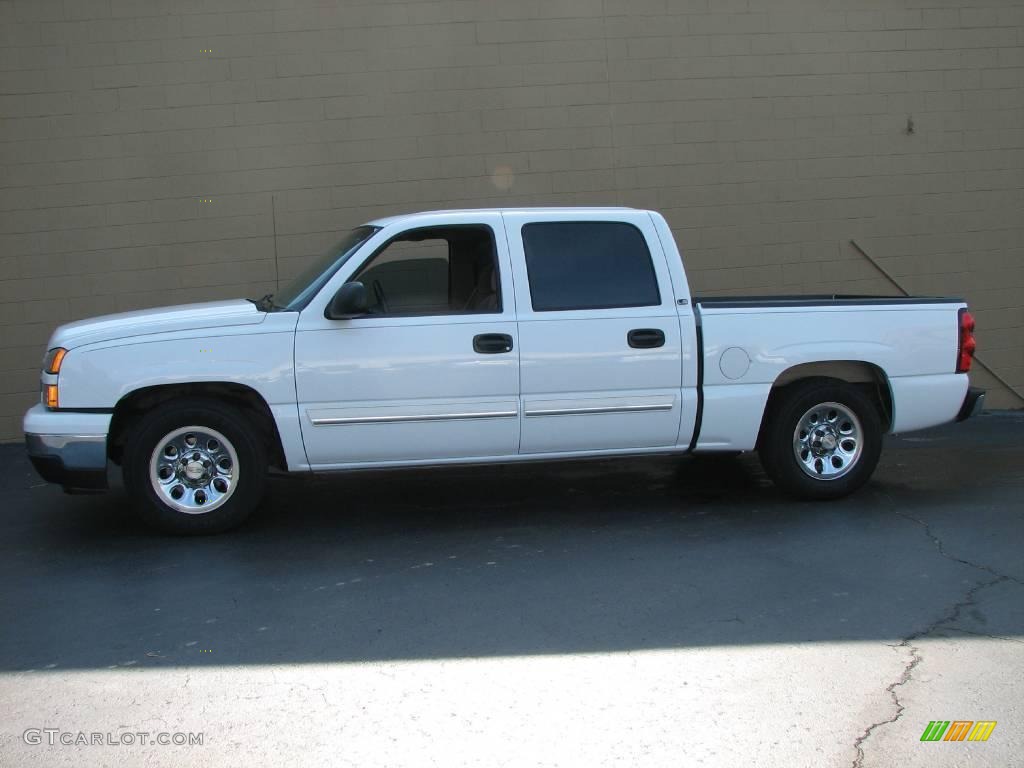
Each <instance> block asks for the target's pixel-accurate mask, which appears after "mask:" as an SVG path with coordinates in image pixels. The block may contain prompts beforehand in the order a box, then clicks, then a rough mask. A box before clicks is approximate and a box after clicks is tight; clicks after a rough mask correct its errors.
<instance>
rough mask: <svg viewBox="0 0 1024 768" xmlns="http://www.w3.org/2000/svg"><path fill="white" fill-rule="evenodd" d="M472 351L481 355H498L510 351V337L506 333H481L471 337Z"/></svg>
mask: <svg viewBox="0 0 1024 768" xmlns="http://www.w3.org/2000/svg"><path fill="white" fill-rule="evenodd" d="M473 351H474V352H478V353H479V354H481V355H500V354H502V353H503V352H511V351H512V337H511V336H509V335H508V334H507V333H481V334H479V335H477V336H474V337H473Z"/></svg>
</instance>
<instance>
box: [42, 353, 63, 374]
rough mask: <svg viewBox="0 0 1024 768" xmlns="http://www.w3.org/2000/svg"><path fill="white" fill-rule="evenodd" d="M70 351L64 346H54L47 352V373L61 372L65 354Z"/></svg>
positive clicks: (44, 366)
mask: <svg viewBox="0 0 1024 768" xmlns="http://www.w3.org/2000/svg"><path fill="white" fill-rule="evenodd" d="M67 353H68V351H67V350H66V349H64V347H54V348H53V349H51V350H50V351H49V352H47V353H46V357H44V358H43V370H44V371H45V372H46V373H53V374H57V373H60V365H61V363H63V362H64V356H65V355H66V354H67Z"/></svg>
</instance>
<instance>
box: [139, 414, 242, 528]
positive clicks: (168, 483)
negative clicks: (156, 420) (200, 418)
mask: <svg viewBox="0 0 1024 768" xmlns="http://www.w3.org/2000/svg"><path fill="white" fill-rule="evenodd" d="M238 472H239V468H238V454H236V453H235V447H234V446H233V445H232V444H231V441H229V440H228V439H227V438H226V437H224V435H222V434H221V433H220V432H218V431H217V430H215V429H210V428H209V427H199V426H191V427H181V428H180V429H175V430H174V431H172V432H168V433H167V434H166V435H164V436H163V437H162V438H161V439H160V440H159V441H157V444H156V447H155V448H154V449H153V455H152V456H151V457H150V460H149V481H150V483H151V484H152V486H153V490H154V491H156V495H157V496H158V497H159V498H160V500H161V501H163V502H164V504H166V505H167V506H169V507H171V508H172V509H175V510H177V511H178V512H184V513H185V514H189V515H203V514H206V513H207V512H212V511H213V510H215V509H217V507H219V506H221V505H223V504H224V503H225V502H227V500H228V499H230V498H231V494H233V493H234V492H235V487H236V486H237V485H238Z"/></svg>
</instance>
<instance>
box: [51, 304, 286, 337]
mask: <svg viewBox="0 0 1024 768" xmlns="http://www.w3.org/2000/svg"><path fill="white" fill-rule="evenodd" d="M265 318H266V314H265V313H263V312H260V311H259V310H258V309H256V305H255V304H253V303H252V302H251V301H248V300H246V299H231V300H229V301H206V302H202V303H199V304H179V305H177V306H173V307H158V308H156V309H142V310H137V311H135V312H119V313H118V314H116V315H103V316H101V317H93V318H89V319H88V320H79V321H77V322H74V323H68V324H67V325H62V326H60V327H59V328H57V330H56V331H54V332H53V336H52V337H51V338H50V349H52V348H54V347H64V348H66V349H74V348H75V347H80V346H82V345H83V344H94V343H96V342H99V341H112V340H114V339H124V338H129V337H132V336H143V335H146V334H150V333H165V332H169V331H189V330H192V329H202V328H224V327H228V326H235V325H253V324H256V323H261V322H263V320H264V319H265Z"/></svg>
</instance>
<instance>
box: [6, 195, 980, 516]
mask: <svg viewBox="0 0 1024 768" xmlns="http://www.w3.org/2000/svg"><path fill="white" fill-rule="evenodd" d="M973 328H974V321H973V320H972V318H971V316H970V314H969V313H968V311H967V308H966V306H965V304H964V303H963V302H962V301H961V300H959V299H949V298H913V299H908V298H880V297H847V296H799V297H778V296H777V297H755V298H741V297H730V298H715V299H701V298H693V297H692V296H691V294H690V288H689V285H688V283H687V279H686V273H685V272H684V270H683V261H682V258H681V257H680V253H679V250H678V248H677V247H676V243H675V241H674V240H673V237H672V233H671V232H670V230H669V228H668V225H667V224H666V222H665V219H664V218H663V217H662V216H660V215H659V214H657V213H654V212H651V211H641V210H633V209H628V208H564V209H557V208H544V209H508V210H466V211H436V212H430V213H418V214H412V215H407V216H397V217H393V218H387V219H380V220H378V221H374V222H371V223H369V224H367V225H365V226H361V227H358V228H356V229H354V230H352V232H350V233H349V234H348V235H347V236H346V237H345V238H344V239H343V240H342V241H341V242H340V243H338V244H337V245H336V246H334V247H333V248H331V249H330V250H328V251H327V252H326V253H325V254H324V255H323V257H322V258H320V259H319V260H317V261H316V262H315V263H313V264H311V265H310V267H309V269H308V270H306V271H305V272H304V273H302V274H301V275H300V276H298V277H297V278H296V279H295V280H294V281H293V282H292V283H291V284H290V285H289V286H288V287H286V288H285V289H284V290H283V291H280V292H279V293H278V294H276V295H270V296H266V297H264V298H263V299H260V300H251V299H238V300H234V301H219V302H209V303H203V304H193V305H185V306H178V307H169V308H165V309H156V310H150V311H139V312H127V313H124V314H117V315H110V316H107V317H100V318H96V319H93V320H85V321H81V322H76V323H71V324H68V325H64V326H61V327H60V328H58V329H57V330H56V332H55V333H54V334H53V337H52V338H51V340H50V344H49V349H48V351H47V353H46V357H45V360H44V363H43V371H42V391H41V402H40V403H39V404H38V405H36V406H34V407H33V408H31V409H30V410H29V411H28V413H27V414H26V415H25V421H24V428H25V433H26V441H27V446H28V453H29V455H30V457H31V458H32V461H33V463H34V464H35V466H36V468H37V470H38V471H39V473H40V474H41V475H42V476H43V478H44V479H46V480H48V481H51V482H55V483H58V484H60V485H62V486H64V487H65V489H66V490H81V489H92V490H97V489H103V488H106V487H107V473H108V467H110V465H114V466H120V467H121V470H122V471H123V476H124V483H125V487H126V488H127V490H128V492H129V494H130V495H131V496H132V497H133V498H134V500H135V501H136V503H137V507H138V510H139V513H140V514H141V516H142V517H143V519H144V520H146V521H147V522H149V523H151V524H153V525H155V526H157V527H159V528H161V529H164V530H167V531H172V532H177V533H205V532H214V531H219V530H224V529H227V528H229V527H231V526H234V525H236V524H238V523H239V522H241V521H242V520H243V519H244V518H245V517H246V516H247V515H248V514H249V513H250V512H251V511H252V510H253V508H254V507H255V506H256V505H257V504H258V503H259V502H260V499H261V497H262V495H263V491H264V482H265V478H266V476H267V474H268V471H270V470H272V469H277V470H280V471H286V472H324V471H334V470H351V469H365V468H379V467H400V466H420V465H439V464H452V463H469V462H476V463H485V462H509V461H528V460H536V459H562V458H578V457H589V456H604V457H607V456H613V455H622V454H641V453H678V454H684V453H691V452H711V451H721V452H738V451H750V450H754V449H756V450H758V451H759V453H760V456H761V460H762V463H763V465H764V468H765V470H766V471H767V473H768V474H769V475H770V476H771V478H772V479H773V480H774V481H775V483H776V484H777V485H778V486H780V487H781V488H783V489H785V490H786V491H787V492H789V493H792V494H794V495H796V496H798V497H802V498H812V499H825V498H835V497H839V496H842V495H844V494H847V493H850V492H851V491H853V490H855V489H856V488H858V487H860V486H861V485H862V484H863V483H864V482H866V481H867V479H868V478H869V477H870V475H871V473H872V472H873V470H874V468H875V465H876V464H877V462H878V458H879V452H880V450H881V441H882V435H883V433H885V432H906V431H910V430H915V429H921V428H924V427H930V426H934V425H937V424H942V423H945V422H949V421H953V420H954V419H964V418H967V417H968V416H970V415H971V414H973V413H975V412H977V411H978V410H979V409H980V407H981V404H982V401H983V397H984V393H983V392H982V391H981V390H976V389H973V388H970V387H969V386H968V377H967V371H968V369H969V368H970V366H971V360H972V354H973V351H974V345H975V342H974V337H973V333H972V332H973Z"/></svg>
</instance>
